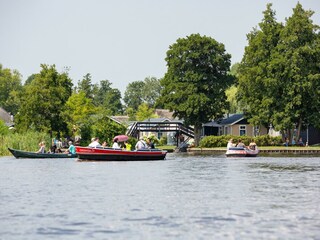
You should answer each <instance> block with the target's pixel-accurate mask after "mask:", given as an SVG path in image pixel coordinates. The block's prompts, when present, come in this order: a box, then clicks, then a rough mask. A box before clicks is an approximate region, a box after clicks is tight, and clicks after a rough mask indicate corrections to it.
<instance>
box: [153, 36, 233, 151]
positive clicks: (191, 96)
mask: <svg viewBox="0 0 320 240" xmlns="http://www.w3.org/2000/svg"><path fill="white" fill-rule="evenodd" d="M230 58H231V55H230V54H227V53H226V52H225V48H224V45H223V44H222V43H218V42H217V41H216V40H214V39H213V38H210V37H207V36H200V34H192V35H190V36H188V37H186V38H179V39H178V40H177V42H176V43H174V44H172V45H171V46H170V48H169V50H168V51H167V57H166V61H167V67H168V69H167V72H166V74H165V76H164V78H163V79H162V80H161V81H160V83H161V86H162V87H163V90H162V92H161V97H160V98H159V101H158V102H159V103H160V104H163V105H164V106H165V108H167V109H170V110H171V111H174V116H177V117H178V118H180V119H184V121H185V123H187V124H190V125H193V126H194V129H195V144H196V145H197V144H198V143H199V140H200V130H201V127H202V123H205V122H208V121H209V120H211V119H216V118H219V117H221V116H222V115H223V113H224V110H225V109H227V108H228V104H227V102H226V95H225V90H226V89H227V87H228V86H230V85H231V80H232V78H231V77H230V76H229V75H228V71H229V68H230Z"/></svg>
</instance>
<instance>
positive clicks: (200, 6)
mask: <svg viewBox="0 0 320 240" xmlns="http://www.w3.org/2000/svg"><path fill="white" fill-rule="evenodd" d="M269 2H271V3H273V9H274V10H275V11H276V16H277V19H278V21H281V22H284V20H285V18H286V17H290V16H291V15H292V8H294V7H295V6H296V4H297V1H295V0H270V1H266V0H131V1H130V0H0V30H1V34H0V36H1V38H0V63H1V64H2V65H3V67H6V68H11V69H17V70H18V71H19V72H20V73H21V74H22V75H23V80H26V79H27V77H28V76H29V75H31V74H32V73H38V72H39V71H40V64H41V63H45V64H55V65H56V67H57V70H58V71H59V72H61V71H63V69H64V67H65V66H67V67H70V72H69V74H70V77H71V78H72V79H73V81H74V83H77V82H78V80H79V79H81V78H82V77H83V76H84V75H85V74H87V73H90V74H91V75H92V81H93V82H94V83H97V82H99V81H100V80H105V79H108V80H110V81H111V82H112V83H113V85H112V86H113V87H114V88H118V89H119V90H120V91H121V92H122V93H124V91H125V88H126V86H127V85H128V83H130V82H133V81H137V80H144V79H145V78H146V77H148V76H154V77H157V78H161V77H163V75H164V73H165V72H166V62H165V60H164V58H165V56H166V51H167V50H168V47H169V45H171V44H173V43H174V42H175V41H176V40H177V39H178V38H183V37H186V36H188V35H190V34H193V33H200V34H201V35H206V36H210V37H212V38H214V39H216V40H217V41H218V42H221V43H223V44H224V45H225V47H226V51H227V52H228V53H230V54H231V55H232V63H235V62H239V61H240V60H241V58H242V55H243V52H244V47H245V46H246V45H247V41H246V34H247V33H249V32H250V31H251V30H252V28H253V27H255V26H257V25H258V23H259V22H261V19H262V18H263V14H262V11H264V10H265V9H266V4H267V3H269ZM300 3H301V4H302V6H303V8H304V9H306V10H308V9H311V10H313V11H315V14H314V15H313V18H312V19H313V20H314V23H316V24H318V25H320V2H319V0H301V1H300Z"/></svg>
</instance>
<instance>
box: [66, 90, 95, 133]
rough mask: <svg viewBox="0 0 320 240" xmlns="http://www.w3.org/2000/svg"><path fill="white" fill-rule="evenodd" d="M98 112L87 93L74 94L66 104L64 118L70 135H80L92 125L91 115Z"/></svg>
mask: <svg viewBox="0 0 320 240" xmlns="http://www.w3.org/2000/svg"><path fill="white" fill-rule="evenodd" d="M96 112H97V108H96V107H95V106H94V104H93V102H92V99H91V98H87V97H86V93H85V92H83V91H80V92H79V93H73V94H72V95H71V96H70V97H69V99H68V101H67V102H66V104H65V106H64V109H63V112H62V114H61V115H62V117H63V119H64V121H65V122H66V123H67V124H68V129H69V133H71V132H73V134H79V135H81V133H82V132H83V131H84V129H86V128H87V126H89V125H91V123H92V119H91V115H93V114H94V113H96Z"/></svg>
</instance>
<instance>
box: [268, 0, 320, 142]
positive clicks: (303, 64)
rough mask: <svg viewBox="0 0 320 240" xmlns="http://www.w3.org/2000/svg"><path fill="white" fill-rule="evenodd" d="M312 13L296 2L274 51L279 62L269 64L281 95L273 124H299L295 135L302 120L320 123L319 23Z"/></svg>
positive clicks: (288, 127) (303, 121) (287, 125)
mask: <svg viewBox="0 0 320 240" xmlns="http://www.w3.org/2000/svg"><path fill="white" fill-rule="evenodd" d="M313 13H314V12H313V11H306V10H304V9H303V8H302V5H301V4H300V3H298V4H297V5H296V7H295V8H294V9H293V14H292V16H291V17H289V18H288V19H286V24H285V27H284V29H283V30H282V32H281V34H280V41H279V44H278V46H277V49H276V50H277V51H276V53H275V54H274V59H276V61H273V62H272V64H271V66H270V68H271V70H272V73H273V76H274V79H277V82H276V87H275V89H274V91H276V92H277V93H278V96H279V98H278V99H277V101H278V102H279V104H278V105H277V109H276V111H274V114H273V123H274V125H275V126H276V127H277V128H278V129H281V130H284V129H287V130H289V129H293V128H296V127H297V129H298V133H297V136H296V137H299V135H300V130H301V128H302V127H303V123H312V124H314V125H317V126H320V121H319V119H320V100H319V99H320V98H319V96H320V73H319V67H320V44H319V42H320V41H319V32H318V31H319V26H318V25H315V24H313V22H312V20H311V17H312V15H313ZM280 103H281V104H280ZM288 132H289V131H288Z"/></svg>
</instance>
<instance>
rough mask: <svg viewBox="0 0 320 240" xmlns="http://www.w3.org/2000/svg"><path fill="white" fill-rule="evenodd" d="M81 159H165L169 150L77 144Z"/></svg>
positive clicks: (77, 151)
mask: <svg viewBox="0 0 320 240" xmlns="http://www.w3.org/2000/svg"><path fill="white" fill-rule="evenodd" d="M76 153H77V155H78V158H79V159H80V160H93V161H152V160H164V159H165V157H166V154H167V152H166V151H162V150H159V149H146V150H138V151H127V150H122V149H115V148H91V147H80V146H76Z"/></svg>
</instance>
